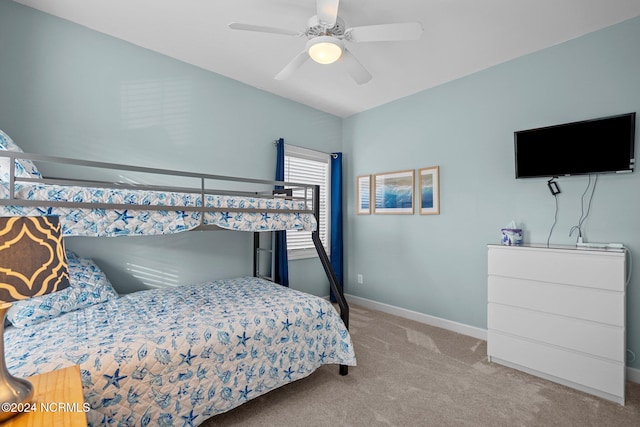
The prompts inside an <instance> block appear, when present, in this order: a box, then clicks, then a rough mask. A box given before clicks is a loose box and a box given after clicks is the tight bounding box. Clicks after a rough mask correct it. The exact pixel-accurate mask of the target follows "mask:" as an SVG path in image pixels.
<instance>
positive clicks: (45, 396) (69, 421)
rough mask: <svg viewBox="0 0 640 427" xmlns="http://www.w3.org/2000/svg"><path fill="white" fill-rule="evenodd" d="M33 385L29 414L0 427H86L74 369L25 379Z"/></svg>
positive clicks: (77, 378) (79, 379) (76, 373)
mask: <svg viewBox="0 0 640 427" xmlns="http://www.w3.org/2000/svg"><path fill="white" fill-rule="evenodd" d="M28 380H29V381H30V382H31V384H33V389H34V391H33V400H32V402H33V403H32V409H33V410H32V411H30V412H24V413H22V414H19V415H16V416H15V417H13V418H11V419H10V420H7V421H5V422H4V423H0V427H9V426H11V427H14V426H22V427H24V426H27V427H41V426H56V427H57V426H60V427H62V426H64V427H67V426H69V427H86V425H87V415H86V413H85V409H88V408H85V406H84V398H83V396H82V380H81V378H80V367H79V366H78V365H73V366H69V367H67V368H63V369H58V370H57V371H53V372H47V373H44V374H40V375H34V376H32V377H29V378H28Z"/></svg>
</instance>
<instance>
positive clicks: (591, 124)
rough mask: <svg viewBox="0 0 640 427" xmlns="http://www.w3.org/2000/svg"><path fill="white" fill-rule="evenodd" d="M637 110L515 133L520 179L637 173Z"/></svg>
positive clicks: (517, 169)
mask: <svg viewBox="0 0 640 427" xmlns="http://www.w3.org/2000/svg"><path fill="white" fill-rule="evenodd" d="M635 119H636V113H628V114H621V115H618V116H610V117H602V118H598V119H592V120H585V121H581V122H573V123H565V124H561V125H555V126H548V127H543V128H537V129H528V130H521V131H517V132H514V143H515V155H516V178H536V177H554V176H567V175H579V174H590V173H619V172H633V167H634V163H635V160H634V143H635V129H636V125H635Z"/></svg>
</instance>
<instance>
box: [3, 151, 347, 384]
mask: <svg viewBox="0 0 640 427" xmlns="http://www.w3.org/2000/svg"><path fill="white" fill-rule="evenodd" d="M2 157H4V158H8V159H9V165H13V164H14V162H15V160H16V159H21V160H31V161H35V162H43V163H52V164H57V165H70V166H77V167H85V168H96V169H101V170H118V171H128V172H136V173H146V174H151V175H158V176H173V177H182V178H190V179H198V180H200V186H199V187H198V188H196V187H174V186H163V185H147V184H130V183H122V182H115V181H99V180H88V179H68V178H44V177H43V178H42V179H38V178H17V177H15V168H14V167H9V168H8V169H9V197H8V198H0V206H32V207H60V208H78V209H80V208H85V209H131V210H136V208H139V209H140V210H181V211H185V212H200V213H202V215H201V216H200V221H201V223H200V225H199V226H198V227H196V228H195V229H193V230H215V229H222V228H220V227H217V226H208V225H205V224H204V223H203V221H204V213H205V212H264V213H278V212H282V210H281V209H262V208H260V209H252V208H228V207H223V208H215V207H206V206H205V196H206V195H228V196H251V197H263V198H270V199H271V198H273V197H274V194H276V195H277V196H278V195H279V193H281V191H279V190H269V191H268V192H266V191H262V192H252V191H231V190H216V189H211V188H207V187H206V185H205V184H206V182H207V181H220V182H234V183H245V184H256V185H270V186H274V187H275V188H278V187H280V188H283V187H289V189H290V188H297V189H303V190H304V196H302V197H299V196H298V197H296V196H293V195H292V194H291V191H290V190H289V189H287V190H286V195H285V196H284V197H286V198H287V199H289V200H303V201H304V202H305V207H306V209H302V210H298V209H290V210H287V212H289V213H311V214H313V215H314V216H315V218H316V224H317V225H316V229H315V231H312V232H311V239H312V241H313V244H314V246H315V248H316V252H317V253H318V256H319V258H320V262H321V264H322V267H323V269H324V271H325V274H326V276H327V279H328V280H329V286H330V288H331V291H332V292H333V294H334V296H335V298H336V302H337V304H338V306H339V308H340V318H341V319H342V321H343V323H344V325H345V327H346V328H347V330H348V329H349V305H348V304H347V301H346V299H345V296H344V292H343V290H342V288H341V287H340V286H339V282H338V278H337V276H336V273H335V271H334V269H333V266H332V265H331V261H330V259H329V256H328V255H327V252H326V251H325V249H324V246H323V245H322V241H321V240H320V232H319V230H320V186H319V185H310V184H301V183H294V182H286V181H271V180H263V179H252V178H240V177H232V176H225V175H213V174H203V173H193V172H185V171H175V170H171V169H161V168H150V167H143V166H131V165H124V164H118V163H107V162H98V161H91V160H78V159H71V158H66V157H57V156H47V155H41V154H32V153H21V152H14V151H0V158H2ZM16 182H25V183H40V184H51V185H69V186H71V185H73V186H80V187H99V188H119V189H131V190H146V191H163V192H164V191H170V192H181V193H192V194H198V195H200V198H201V202H202V203H201V206H180V205H156V206H154V205H142V204H130V203H93V202H74V201H69V200H57V201H41V200H25V199H18V198H16V197H15V183H16ZM309 192H311V197H309ZM280 197H282V196H280ZM309 199H311V200H312V205H311V207H309ZM43 204H45V205H46V206H42V205H43ZM193 230H190V231H193ZM260 233H262V232H260V231H258V232H254V239H253V246H254V250H253V275H254V276H255V277H257V276H258V264H259V263H258V253H259V252H260V251H261V250H262V248H261V247H260V238H259V236H260ZM348 368H349V367H348V366H346V365H340V368H339V369H340V375H347V374H348Z"/></svg>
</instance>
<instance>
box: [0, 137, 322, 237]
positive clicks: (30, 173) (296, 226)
mask: <svg viewBox="0 0 640 427" xmlns="http://www.w3.org/2000/svg"><path fill="white" fill-rule="evenodd" d="M1 151H12V152H17V153H22V152H23V151H22V149H21V148H20V147H19V146H18V145H17V144H16V143H15V142H14V141H13V140H12V139H11V138H10V137H9V135H7V134H6V133H4V132H3V131H2V130H0V152H1ZM9 163H10V159H9V158H8V157H2V156H0V199H8V198H9V197H10V192H9V176H10V165H9ZM14 176H15V177H16V178H32V179H33V178H35V179H42V174H41V173H40V171H39V170H38V168H37V167H36V166H35V164H33V162H32V161H31V160H24V159H15V160H14ZM14 191H15V193H14V198H15V199H18V200H41V201H42V202H43V204H42V206H39V207H27V206H21V205H20V204H19V202H16V204H15V205H13V206H5V205H0V216H39V215H58V216H59V217H60V223H61V224H62V230H63V234H64V235H65V236H97V237H112V236H128V235H132V236H135V235H147V236H148V235H159V234H172V233H177V232H180V231H187V230H191V229H193V228H195V227H197V226H198V225H200V223H201V219H200V218H201V215H202V214H201V213H200V212H195V211H194V210H193V208H194V207H199V206H202V199H201V197H200V195H199V194H193V193H191V194H190V193H176V192H158V191H144V190H128V189H116V188H113V189H105V188H87V187H78V186H62V185H45V184H42V183H35V184H32V183H24V182H22V183H20V182H18V183H15V186H14ZM48 201H55V202H60V201H69V202H76V203H82V202H87V203H108V204H127V205H128V204H130V205H132V206H131V209H117V210H115V209H97V208H96V209H92V208H83V209H76V208H60V207H50V206H49V205H48V204H47V202H48ZM134 205H142V206H144V205H147V206H167V210H166V211H165V210H144V208H143V207H139V206H134ZM205 206H206V207H210V208H222V209H225V210H223V211H219V212H205V213H204V217H203V223H204V224H205V225H216V226H218V227H221V228H226V229H229V230H240V231H273V230H305V231H314V230H315V229H316V227H317V223H316V219H315V217H314V215H313V214H311V213H299V212H292V211H300V210H305V209H306V206H305V203H304V202H303V201H299V200H295V201H294V200H285V199H282V198H260V197H236V196H222V195H206V197H205ZM190 208H191V209H190ZM238 208H243V209H252V210H253V209H254V210H256V212H238V211H237V210H236V209H238ZM226 209H228V210H226ZM265 209H269V210H271V209H275V210H277V211H279V212H276V213H267V212H264V210H265Z"/></svg>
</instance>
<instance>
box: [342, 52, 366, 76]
mask: <svg viewBox="0 0 640 427" xmlns="http://www.w3.org/2000/svg"><path fill="white" fill-rule="evenodd" d="M340 61H341V62H344V64H345V66H346V67H347V72H348V73H349V75H350V76H351V78H353V80H355V82H356V83H357V84H359V85H363V84H365V83H367V82H368V81H369V80H371V74H369V72H368V71H367V69H366V68H364V66H363V65H362V64H361V63H360V61H358V58H356V57H355V56H353V54H352V53H351V52H349V51H348V50H347V48H344V51H343V52H342V56H341V57H340Z"/></svg>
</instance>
